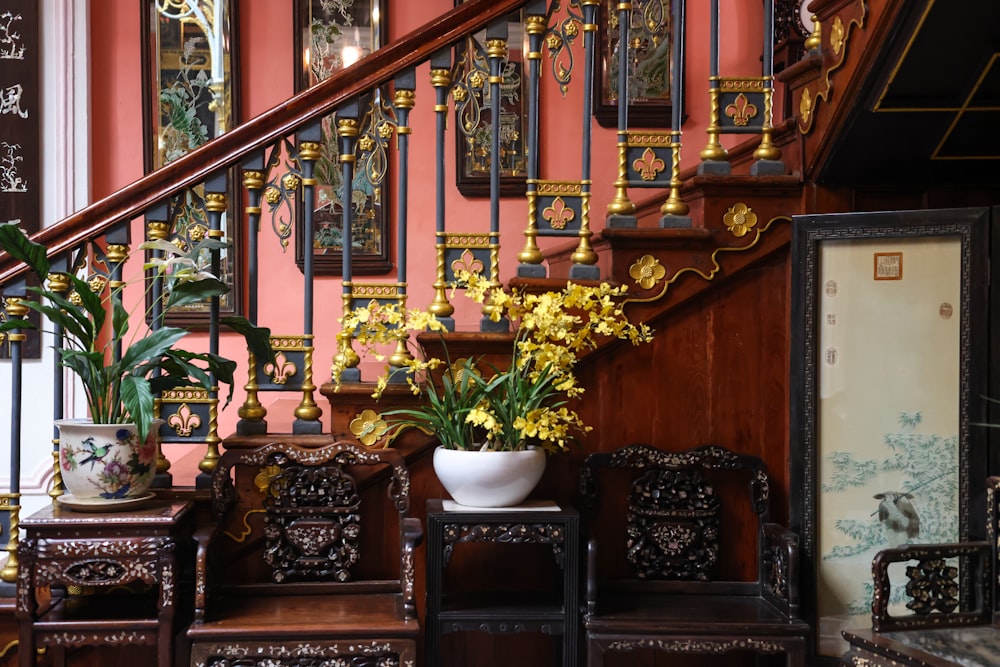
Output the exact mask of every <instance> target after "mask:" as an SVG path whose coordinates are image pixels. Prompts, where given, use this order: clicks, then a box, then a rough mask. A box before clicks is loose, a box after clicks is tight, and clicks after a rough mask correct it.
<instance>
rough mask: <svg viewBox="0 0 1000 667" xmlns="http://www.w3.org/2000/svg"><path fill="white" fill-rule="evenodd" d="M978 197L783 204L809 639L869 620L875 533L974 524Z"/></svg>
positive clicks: (981, 374) (819, 652)
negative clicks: (887, 203)
mask: <svg viewBox="0 0 1000 667" xmlns="http://www.w3.org/2000/svg"><path fill="white" fill-rule="evenodd" d="M989 218H990V216H989V211H988V210H987V209H955V210H935V211H909V212H886V213H855V214H828V215H817V216H797V217H795V218H794V219H793V221H794V222H793V225H794V227H793V263H792V266H793V275H792V286H793V301H792V303H793V305H792V379H791V387H792V399H791V416H790V426H791V430H790V438H791V451H792V461H793V468H792V483H791V491H792V494H793V505H792V508H791V510H792V511H791V514H792V525H793V528H794V529H795V530H796V531H797V532H799V534H800V538H801V546H802V555H803V559H802V570H803V582H802V595H803V608H804V616H805V618H806V620H807V621H808V622H809V623H810V624H812V625H813V627H814V628H815V629H816V643H815V645H814V646H813V654H814V656H816V657H817V659H818V660H819V661H824V660H827V661H829V664H834V661H835V660H837V659H839V656H841V655H842V654H843V653H844V651H845V650H846V642H844V641H843V640H842V639H841V637H840V631H841V630H842V629H845V628H849V627H867V626H868V625H869V624H870V622H871V595H872V589H873V587H872V583H871V562H872V558H873V557H874V555H875V554H876V553H877V552H878V551H879V550H881V549H884V548H888V547H894V546H899V545H901V544H907V543H937V542H954V541H960V540H965V539H969V538H970V536H971V535H972V534H973V533H974V532H976V529H978V532H982V531H983V529H984V527H985V521H984V519H983V514H982V511H983V508H982V498H983V496H984V493H985V479H986V458H985V437H986V433H985V430H986V429H983V428H980V427H976V426H974V424H975V423H976V422H979V421H982V420H983V415H984V414H985V404H984V401H983V400H982V399H981V395H982V394H983V393H984V392H985V386H986V385H985V382H986V380H987V365H988V351H987V336H986V331H987V316H988V309H987V296H988V295H987V289H988V288H987V280H986V279H985V277H986V275H988V269H987V266H988V257H989V256H988V241H987V239H988V238H989V227H988V225H989Z"/></svg>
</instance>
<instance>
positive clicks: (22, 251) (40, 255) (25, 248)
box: [0, 222, 49, 280]
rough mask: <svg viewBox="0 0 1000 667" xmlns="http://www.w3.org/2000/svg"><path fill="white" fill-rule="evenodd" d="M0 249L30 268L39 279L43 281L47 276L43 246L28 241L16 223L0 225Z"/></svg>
mask: <svg viewBox="0 0 1000 667" xmlns="http://www.w3.org/2000/svg"><path fill="white" fill-rule="evenodd" d="M0 248H3V249H4V250H5V251H7V252H8V253H9V254H10V256H11V257H14V258H15V259H17V260H19V261H21V262H24V263H25V264H27V265H28V266H29V267H31V270H32V271H34V272H35V275H37V276H38V277H39V278H40V279H42V280H44V279H45V278H46V276H48V275H49V259H48V257H46V254H47V251H46V248H45V246H43V245H41V244H39V243H35V242H34V241H32V240H31V239H29V238H28V237H27V235H26V234H25V233H24V232H23V231H22V230H21V228H20V227H18V226H17V223H16V222H7V223H4V224H2V225H0Z"/></svg>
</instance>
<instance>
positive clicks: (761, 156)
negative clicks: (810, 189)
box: [750, 0, 785, 176]
mask: <svg viewBox="0 0 1000 667" xmlns="http://www.w3.org/2000/svg"><path fill="white" fill-rule="evenodd" d="M763 60H764V71H763V73H762V76H763V79H764V118H763V125H762V126H761V129H760V134H761V136H760V146H758V147H757V150H755V151H754V152H753V157H754V160H755V162H754V163H753V164H752V165H751V166H750V175H751V176H775V175H781V174H784V173H785V165H784V163H783V162H782V161H781V149H780V148H778V147H777V146H775V145H774V142H773V140H772V137H771V134H772V132H773V130H774V127H773V126H772V124H771V123H772V118H771V115H772V113H773V104H774V103H773V99H774V0H764V58H763Z"/></svg>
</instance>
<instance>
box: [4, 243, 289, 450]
mask: <svg viewBox="0 0 1000 667" xmlns="http://www.w3.org/2000/svg"><path fill="white" fill-rule="evenodd" d="M224 245H225V244H224V243H223V242H222V241H218V240H212V239H206V240H204V241H202V242H200V243H199V244H197V245H196V246H194V247H193V248H191V249H190V250H189V251H188V252H184V251H181V250H180V249H178V248H177V246H175V245H173V244H171V243H167V242H165V241H157V242H150V243H146V244H143V245H142V246H140V247H141V248H142V249H147V250H158V251H162V252H163V253H164V254H165V256H166V258H167V259H159V260H153V261H152V262H151V263H150V264H148V265H147V266H146V268H147V269H154V270H156V271H157V272H159V274H160V275H161V276H163V278H164V280H165V281H166V282H167V288H168V289H167V290H166V291H167V294H168V296H167V298H166V300H165V302H164V304H163V312H167V311H169V310H170V309H172V308H176V307H180V306H183V305H186V304H191V303H195V302H199V301H201V300H203V299H207V298H211V297H214V296H222V295H224V294H226V293H227V292H228V291H229V287H228V286H227V285H226V284H225V283H224V282H222V281H221V280H219V279H218V278H216V277H215V276H213V275H212V274H211V273H208V272H206V271H202V270H200V268H199V267H198V265H197V262H196V259H195V258H197V257H198V256H199V254H200V253H201V252H202V251H204V250H212V249H215V248H221V247H223V246H224ZM0 249H2V250H4V251H6V252H7V253H9V254H10V255H11V256H12V257H14V258H15V259H18V260H20V261H23V262H24V263H26V264H27V265H28V267H29V268H30V269H31V270H32V272H33V273H34V274H35V275H36V276H37V278H38V281H39V284H41V285H45V284H46V279H47V278H48V276H49V269H50V265H49V260H48V257H47V256H46V248H45V246H43V245H41V244H38V243H35V242H34V241H32V240H31V239H30V238H28V236H27V235H26V234H25V233H24V232H23V231H22V230H21V229H20V228H18V227H17V225H16V224H15V223H5V224H0ZM93 251H94V252H95V253H98V254H99V253H100V249H99V248H97V247H96V245H95V246H93ZM66 278H67V279H68V281H69V290H68V291H67V292H66V293H65V294H62V293H60V292H58V291H54V290H52V289H49V288H46V287H29V288H28V290H29V292H31V293H33V294H37V295H39V296H40V297H41V299H40V300H38V301H36V300H33V299H25V300H23V303H24V305H25V306H26V307H27V308H29V309H30V310H33V311H35V312H37V313H39V314H40V315H41V316H42V317H43V318H44V319H45V320H47V321H48V322H49V323H51V324H53V325H55V326H57V327H59V328H61V329H62V332H63V341H64V343H63V346H62V347H60V348H59V349H58V350H57V352H58V354H59V363H60V365H62V366H63V367H65V368H68V369H70V370H71V371H72V372H73V373H74V374H76V376H77V377H78V378H79V379H80V383H81V384H82V386H83V390H84V394H85V396H86V400H87V408H88V410H89V413H90V417H91V419H92V420H93V421H94V422H95V423H105V424H126V423H132V422H134V423H135V424H136V428H137V430H138V431H139V440H140V442H142V441H145V438H146V434H147V432H148V429H149V426H150V424H151V423H152V420H153V418H154V399H155V397H156V396H157V395H158V394H159V393H161V392H163V391H165V390H168V389H173V388H176V387H200V388H202V389H206V390H211V389H212V388H213V387H214V386H217V383H221V384H225V385H228V387H229V391H228V394H227V397H226V403H227V404H228V402H229V400H231V398H232V395H233V381H234V374H235V372H236V362H234V361H232V360H230V359H226V358H225V357H222V356H219V355H218V354H213V353H211V352H191V351H188V350H185V349H183V348H180V347H178V346H177V344H178V342H179V341H180V340H181V339H182V338H184V336H186V335H187V334H188V333H189V332H188V331H187V330H186V329H183V328H180V327H174V326H163V327H160V328H155V329H152V330H149V329H148V328H147V327H145V326H142V327H137V330H136V331H133V332H132V336H131V339H130V340H126V338H128V335H129V327H130V325H131V324H132V323H133V322H135V321H137V319H139V320H141V321H142V322H145V318H135V317H132V316H130V313H129V312H128V310H126V308H125V306H124V305H123V303H122V295H123V292H124V288H125V285H117V284H113V283H110V282H108V281H95V282H94V283H91V282H88V281H86V280H83V279H81V278H80V277H78V276H76V275H74V274H72V273H69V274H67V275H66ZM95 290H96V291H95ZM109 313H110V316H111V317H110V322H109V321H108V315H109ZM221 323H222V324H224V325H226V326H228V327H229V328H230V329H232V330H234V331H236V332H237V333H239V334H241V335H242V336H243V337H244V339H245V340H246V342H247V347H248V349H250V350H251V351H252V352H253V354H254V355H255V356H256V357H257V358H258V359H270V358H273V356H274V352H273V350H272V348H271V344H270V330H269V329H267V328H264V327H258V326H255V325H253V324H252V323H251V322H250V321H248V320H247V319H246V318H244V317H240V316H232V317H225V318H222V320H221ZM34 328H36V326H35V325H34V324H33V323H32V322H30V321H29V320H27V319H19V318H10V319H8V320H7V321H5V322H3V323H0V333H2V332H4V331H9V330H12V329H34ZM119 343H121V344H122V351H121V354H120V355H119V354H116V351H115V350H116V348H117V347H118V344H119Z"/></svg>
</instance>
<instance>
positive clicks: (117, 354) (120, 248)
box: [104, 222, 132, 361]
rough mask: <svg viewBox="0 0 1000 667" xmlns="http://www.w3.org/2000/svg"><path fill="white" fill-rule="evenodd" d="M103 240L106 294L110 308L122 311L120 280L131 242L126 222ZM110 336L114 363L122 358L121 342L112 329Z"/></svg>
mask: <svg viewBox="0 0 1000 667" xmlns="http://www.w3.org/2000/svg"><path fill="white" fill-rule="evenodd" d="M104 238H105V240H106V241H107V244H108V245H107V250H106V254H105V257H106V258H107V269H108V293H109V294H110V295H111V304H112V308H123V309H124V306H123V305H122V290H123V289H124V287H125V281H124V280H122V273H123V271H124V267H125V262H126V261H128V252H129V245H130V244H131V242H132V235H131V231H130V229H129V224H128V223H127V222H124V223H118V225H117V226H115V227H114V228H112V229H111V230H110V231H109V232H108V233H107V234H106V235H105V237H104ZM112 336H113V337H114V346H113V348H114V349H113V351H112V354H113V355H114V358H115V361H119V360H120V359H121V358H122V344H123V341H122V340H121V337H119V336H118V335H117V333H115V332H114V331H113V327H112Z"/></svg>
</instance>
